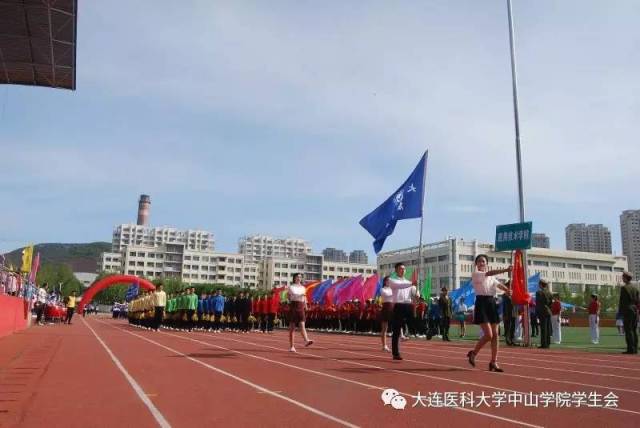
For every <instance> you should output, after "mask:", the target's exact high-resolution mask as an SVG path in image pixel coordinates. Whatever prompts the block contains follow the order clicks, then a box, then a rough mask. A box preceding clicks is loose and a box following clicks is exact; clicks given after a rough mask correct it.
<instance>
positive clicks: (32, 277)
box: [29, 253, 40, 284]
mask: <svg viewBox="0 0 640 428" xmlns="http://www.w3.org/2000/svg"><path fill="white" fill-rule="evenodd" d="M38 268H40V253H36V258H35V259H33V263H32V264H31V272H29V283H31V284H35V282H36V275H37V274H38Z"/></svg>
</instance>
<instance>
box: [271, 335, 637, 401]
mask: <svg viewBox="0 0 640 428" xmlns="http://www.w3.org/2000/svg"><path fill="white" fill-rule="evenodd" d="M265 340H269V339H267V338H265ZM321 343H322V342H321ZM324 343H327V344H330V345H339V344H340V343H339V342H333V341H324ZM363 346H364V345H363ZM405 348H406V347H405ZM320 349H321V348H320ZM411 349H415V348H411ZM339 351H341V352H347V353H351V354H360V355H364V356H371V357H376V358H379V359H381V360H385V359H388V358H383V357H380V356H379V355H373V354H367V353H365V351H347V350H344V349H340V350H339ZM403 354H406V355H420V356H421V357H434V358H447V357H444V356H441V355H436V354H432V353H430V350H429V349H425V350H424V352H421V353H419V354H418V353H415V352H407V351H405V352H403ZM457 355H458V356H459V357H460V355H461V354H457ZM461 358H463V357H461ZM405 361H408V362H412V363H418V364H425V365H429V366H435V367H447V368H458V369H461V370H465V371H475V370H474V369H470V368H468V367H462V366H454V365H451V364H438V363H429V362H426V361H421V360H408V359H406V358H405ZM502 364H504V365H505V366H506V365H511V366H517V367H521V366H518V364H509V363H502ZM543 369H545V370H557V371H562V372H571V373H580V374H586V375H592V373H590V372H583V371H577V370H569V369H566V370H563V369H552V368H549V367H543ZM500 376H501V377H518V378H521V379H531V380H536V381H544V382H554V383H564V384H567V385H578V386H588V387H591V388H602V389H608V390H615V391H623V392H629V393H632V394H640V391H638V390H635V389H627V388H621V387H617V386H609V385H601V384H591V383H583V382H576V381H572V380H562V379H553V378H548V377H540V376H529V375H523V374H517V373H502V374H501V375H500ZM602 376H611V377H620V378H623V379H632V380H634V379H639V380H640V378H634V377H630V376H619V375H608V374H602Z"/></svg>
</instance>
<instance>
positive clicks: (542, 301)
mask: <svg viewBox="0 0 640 428" xmlns="http://www.w3.org/2000/svg"><path fill="white" fill-rule="evenodd" d="M538 286H539V287H540V288H539V289H538V291H536V315H537V318H538V321H539V323H540V346H539V348H542V349H547V348H549V345H550V342H551V301H552V300H553V296H551V292H550V291H549V283H548V282H547V281H545V280H544V279H542V278H541V279H540V281H539V283H538Z"/></svg>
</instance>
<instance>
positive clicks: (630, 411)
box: [176, 333, 640, 415]
mask: <svg viewBox="0 0 640 428" xmlns="http://www.w3.org/2000/svg"><path fill="white" fill-rule="evenodd" d="M196 334H199V333H196ZM176 337H181V336H176ZM217 337H219V336H217ZM186 339H188V338H186ZM220 339H225V338H224V337H220ZM188 340H192V339H188ZM226 340H230V341H233V342H238V343H244V344H249V345H255V346H261V347H264V348H270V349H277V350H280V351H281V350H282V349H281V348H275V347H273V346H268V345H262V344H259V343H254V342H245V341H242V340H237V339H231V338H226ZM265 340H269V341H275V339H268V338H265ZM330 344H337V343H330ZM213 346H216V345H213ZM225 349H226V348H225ZM320 349H322V348H320ZM230 351H232V352H236V351H233V350H230ZM338 351H339V352H345V353H349V354H356V355H361V356H371V357H375V358H377V359H379V360H384V361H388V360H389V358H388V357H384V358H383V357H380V356H379V355H374V354H366V353H364V352H354V351H345V350H338ZM301 354H302V355H309V356H314V357H317V358H321V359H326V360H333V361H340V362H344V363H348V364H354V365H360V366H365V367H376V368H379V369H381V370H388V371H391V372H397V373H402V374H406V375H412V376H419V377H427V378H432V379H437V380H444V381H447V382H453V383H459V384H461V385H473V386H478V387H484V388H489V389H494V390H496V391H507V392H517V393H521V394H526V393H525V392H521V391H517V390H513V389H509V388H501V387H495V386H491V385H486V384H484V385H481V384H477V383H473V382H465V381H458V380H455V379H449V378H441V377H437V376H430V375H425V374H421V373H410V372H407V371H404V370H398V369H385V368H383V367H378V366H370V365H368V364H362V363H357V362H355V361H348V360H342V359H339V358H331V357H323V356H320V355H316V354H310V353H301ZM404 361H407V362H415V363H419V364H427V365H440V366H442V364H431V363H426V362H422V361H416V360H408V359H406V358H405V359H404ZM446 367H452V368H460V367H457V366H446ZM462 370H467V371H468V370H470V369H468V368H462ZM502 375H504V373H501V374H500V377H503V376H502ZM513 376H516V377H524V378H531V379H535V380H537V378H532V377H530V376H524V375H515V374H514V375H513ZM540 380H547V381H554V382H556V380H554V379H540ZM557 382H560V381H557ZM568 383H572V384H575V385H581V386H589V387H595V388H601V389H606V390H612V389H614V390H620V391H625V392H632V393H638V392H639V391H635V390H628V389H624V388H615V387H609V386H602V385H591V384H584V383H578V382H568ZM407 395H410V394H407ZM602 409H604V410H610V411H613V412H623V413H633V414H637V415H640V412H636V411H634V410H627V409H621V408H617V407H615V408H614V407H603V408H602Z"/></svg>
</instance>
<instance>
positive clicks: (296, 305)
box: [289, 301, 307, 326]
mask: <svg viewBox="0 0 640 428" xmlns="http://www.w3.org/2000/svg"><path fill="white" fill-rule="evenodd" d="M306 320H307V314H306V311H305V310H304V302H295V301H294V302H291V303H289V323H291V324H293V325H296V326H297V325H298V324H300V323H301V322H305V321H306Z"/></svg>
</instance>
